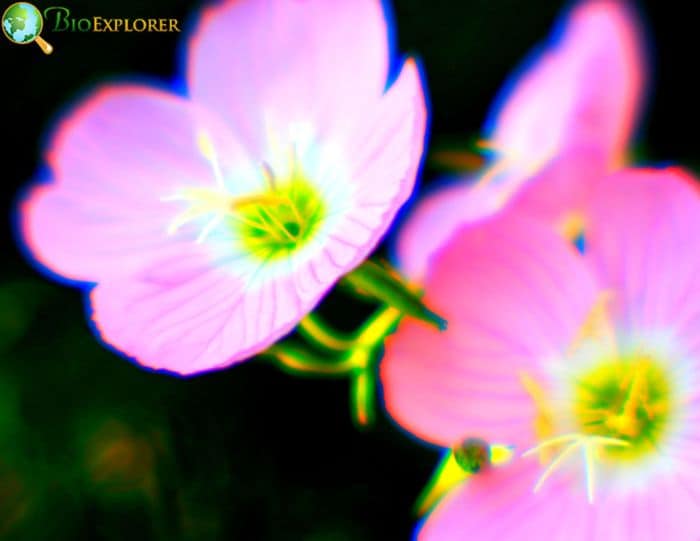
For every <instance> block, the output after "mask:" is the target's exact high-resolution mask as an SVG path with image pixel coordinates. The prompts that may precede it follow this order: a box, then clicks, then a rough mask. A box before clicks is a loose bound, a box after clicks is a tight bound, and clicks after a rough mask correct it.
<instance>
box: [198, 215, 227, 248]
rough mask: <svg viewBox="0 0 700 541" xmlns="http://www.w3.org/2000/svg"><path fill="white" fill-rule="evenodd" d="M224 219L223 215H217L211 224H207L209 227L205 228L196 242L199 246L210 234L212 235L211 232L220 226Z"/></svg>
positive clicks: (210, 221)
mask: <svg viewBox="0 0 700 541" xmlns="http://www.w3.org/2000/svg"><path fill="white" fill-rule="evenodd" d="M223 219H224V217H223V216H222V215H221V214H217V215H216V216H214V217H213V218H212V219H211V220H209V222H207V225H205V226H204V228H203V229H202V231H201V232H200V233H199V235H198V236H197V241H196V242H197V244H201V243H202V242H204V240H205V239H206V238H207V236H208V235H209V233H211V231H212V230H213V229H214V228H215V227H216V226H217V225H219V224H220V223H221V221H222V220H223Z"/></svg>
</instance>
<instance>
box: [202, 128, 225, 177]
mask: <svg viewBox="0 0 700 541" xmlns="http://www.w3.org/2000/svg"><path fill="white" fill-rule="evenodd" d="M197 146H198V147H199V151H200V152H201V153H202V156H204V157H205V158H206V159H207V161H208V162H209V163H210V164H211V168H212V170H213V171H214V179H215V180H216V184H217V185H218V186H219V187H220V188H224V189H225V188H226V186H225V185H224V177H223V175H222V174H221V167H220V166H219V158H218V156H217V154H216V149H215V148H214V142H213V141H212V139H211V137H210V136H209V134H208V133H207V132H206V131H204V130H200V131H199V132H197Z"/></svg>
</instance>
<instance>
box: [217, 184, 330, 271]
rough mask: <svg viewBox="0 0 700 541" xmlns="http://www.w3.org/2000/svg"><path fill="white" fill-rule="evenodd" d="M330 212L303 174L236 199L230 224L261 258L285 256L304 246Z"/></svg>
mask: <svg viewBox="0 0 700 541" xmlns="http://www.w3.org/2000/svg"><path fill="white" fill-rule="evenodd" d="M325 214H326V209H325V205H324V204H323V199H322V198H321V197H320V195H319V193H318V190H317V189H316V187H315V186H314V185H313V184H311V183H310V182H309V181H308V180H306V178H304V177H303V176H302V175H300V174H297V173H295V174H294V176H293V177H292V178H290V179H288V180H286V181H284V182H283V183H279V182H277V181H275V182H274V183H271V185H270V188H269V189H268V191H266V192H264V193H262V194H260V195H256V196H251V197H246V198H241V199H238V200H234V201H233V212H232V214H231V216H230V217H229V218H228V223H229V227H231V228H232V229H233V230H234V231H235V232H236V234H237V236H238V238H240V239H241V242H242V244H243V246H244V247H245V249H246V250H247V251H248V252H250V253H251V254H253V255H255V256H256V257H259V258H260V259H265V260H267V259H276V258H279V257H283V256H285V255H287V254H289V253H291V252H293V251H295V250H297V249H299V248H301V247H302V246H304V245H305V244H306V243H307V242H309V240H310V239H311V238H312V237H313V235H314V233H315V232H316V231H317V230H318V228H319V226H320V224H321V222H322V220H323V218H324V216H325Z"/></svg>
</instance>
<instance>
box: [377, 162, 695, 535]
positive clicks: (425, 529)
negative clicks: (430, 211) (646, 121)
mask: <svg viewBox="0 0 700 541" xmlns="http://www.w3.org/2000/svg"><path fill="white" fill-rule="evenodd" d="M695 182H696V181H695V179H693V178H690V176H689V175H687V174H685V173H682V172H681V171H679V170H675V169H665V170H651V169H649V170H638V171H622V172H619V173H617V174H616V175H614V177H613V178H611V179H610V182H607V183H605V184H600V185H598V186H597V188H596V190H595V192H594V193H593V195H592V196H591V201H590V210H589V212H590V214H591V217H592V218H593V219H592V221H591V225H590V228H589V230H588V237H587V249H586V252H585V254H581V253H579V252H577V251H576V250H575V249H574V248H573V247H572V246H571V245H569V244H568V243H565V242H562V241H561V239H560V237H559V236H558V235H557V234H556V233H555V232H553V231H552V230H551V228H549V227H547V226H546V225H545V224H543V223H542V222H541V221H538V220H534V219H532V218H531V217H529V216H527V215H523V214H522V213H518V212H506V213H501V214H498V215H496V216H494V217H492V218H489V219H486V220H484V221H482V222H480V223H479V224H475V225H472V226H468V227H463V228H462V229H461V230H459V232H457V233H456V234H455V235H454V236H453V237H452V238H451V239H450V241H449V242H448V243H447V244H446V245H445V246H444V247H443V248H442V249H441V250H440V251H439V252H438V253H437V254H436V256H435V260H434V265H433V266H431V269H430V270H429V272H428V274H427V276H426V279H425V291H426V300H427V301H428V302H429V303H430V305H431V306H434V307H435V309H436V310H438V311H439V312H440V313H441V314H443V315H444V316H445V317H447V318H448V319H449V322H450V325H449V327H448V328H447V330H446V331H445V332H443V333H440V332H437V331H436V330H435V329H432V328H430V327H428V326H427V325H424V324H421V323H418V322H412V321H404V322H403V323H401V324H400V326H399V328H398V330H397V332H396V334H395V335H394V336H393V337H391V338H390V339H389V341H388V343H387V349H386V355H385V358H384V360H383V363H382V365H381V380H382V384H383V386H384V392H385V401H386V406H387V408H388V411H389V412H390V414H391V415H392V416H393V417H394V418H395V419H396V420H397V421H398V422H399V423H400V424H401V425H402V426H403V427H405V428H406V429H408V430H409V431H410V432H412V433H413V434H415V435H416V436H418V437H419V438H421V439H423V440H426V441H428V442H431V443H434V444H437V445H440V446H443V447H448V448H454V447H455V446H458V445H459V443H460V442H461V441H464V440H465V439H466V438H469V437H477V438H481V439H484V440H486V441H488V442H491V443H499V444H504V445H512V446H514V447H515V453H514V458H513V459H512V460H511V462H510V463H508V464H507V465H505V466H500V467H495V466H492V467H491V468H487V469H485V471H484V472H482V473H478V474H475V475H474V476H472V477H470V478H469V479H468V480H466V481H463V482H462V483H461V484H459V485H458V486H457V487H455V488H454V489H453V490H452V491H451V492H449V493H448V494H447V495H446V496H445V497H444V498H443V499H442V501H441V502H440V503H439V504H438V506H437V508H436V509H435V510H434V511H433V512H432V513H431V514H430V515H429V516H428V518H427V520H426V522H425V523H424V524H423V525H422V527H421V528H420V530H419V532H418V539H419V540H420V541H463V540H465V539H478V540H479V541H501V540H505V539H507V540H508V541H528V540H535V539H537V540H542V541H557V540H560V541H626V540H629V541H640V540H644V541H663V540H666V539H673V540H675V541H697V540H698V539H700V521H698V520H696V519H695V518H696V517H697V516H698V515H699V514H700V461H699V460H698V454H699V453H700V423H698V419H700V400H699V399H698V397H699V395H698V389H699V388H700V340H699V339H698V338H699V337H700V237H699V236H698V235H697V231H698V230H700V193H698V190H697V187H696V185H695Z"/></svg>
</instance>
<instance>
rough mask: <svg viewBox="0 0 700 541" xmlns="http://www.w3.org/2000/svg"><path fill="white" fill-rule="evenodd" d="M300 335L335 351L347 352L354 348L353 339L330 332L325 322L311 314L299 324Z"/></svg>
mask: <svg viewBox="0 0 700 541" xmlns="http://www.w3.org/2000/svg"><path fill="white" fill-rule="evenodd" d="M297 329H298V330H299V334H301V335H302V336H303V337H304V338H306V339H307V340H308V341H309V342H311V343H313V344H317V345H319V346H321V347H324V348H326V349H331V350H334V351H347V350H348V349H350V348H352V346H353V344H354V340H353V338H352V337H350V338H347V337H344V336H341V335H340V333H337V332H334V331H332V330H330V329H329V328H328V327H327V326H326V325H325V324H324V323H323V321H322V320H321V319H320V318H319V317H318V316H317V315H315V314H313V313H311V314H309V315H308V316H306V317H305V318H304V319H302V320H301V322H300V323H299V327H298V328H297Z"/></svg>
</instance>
